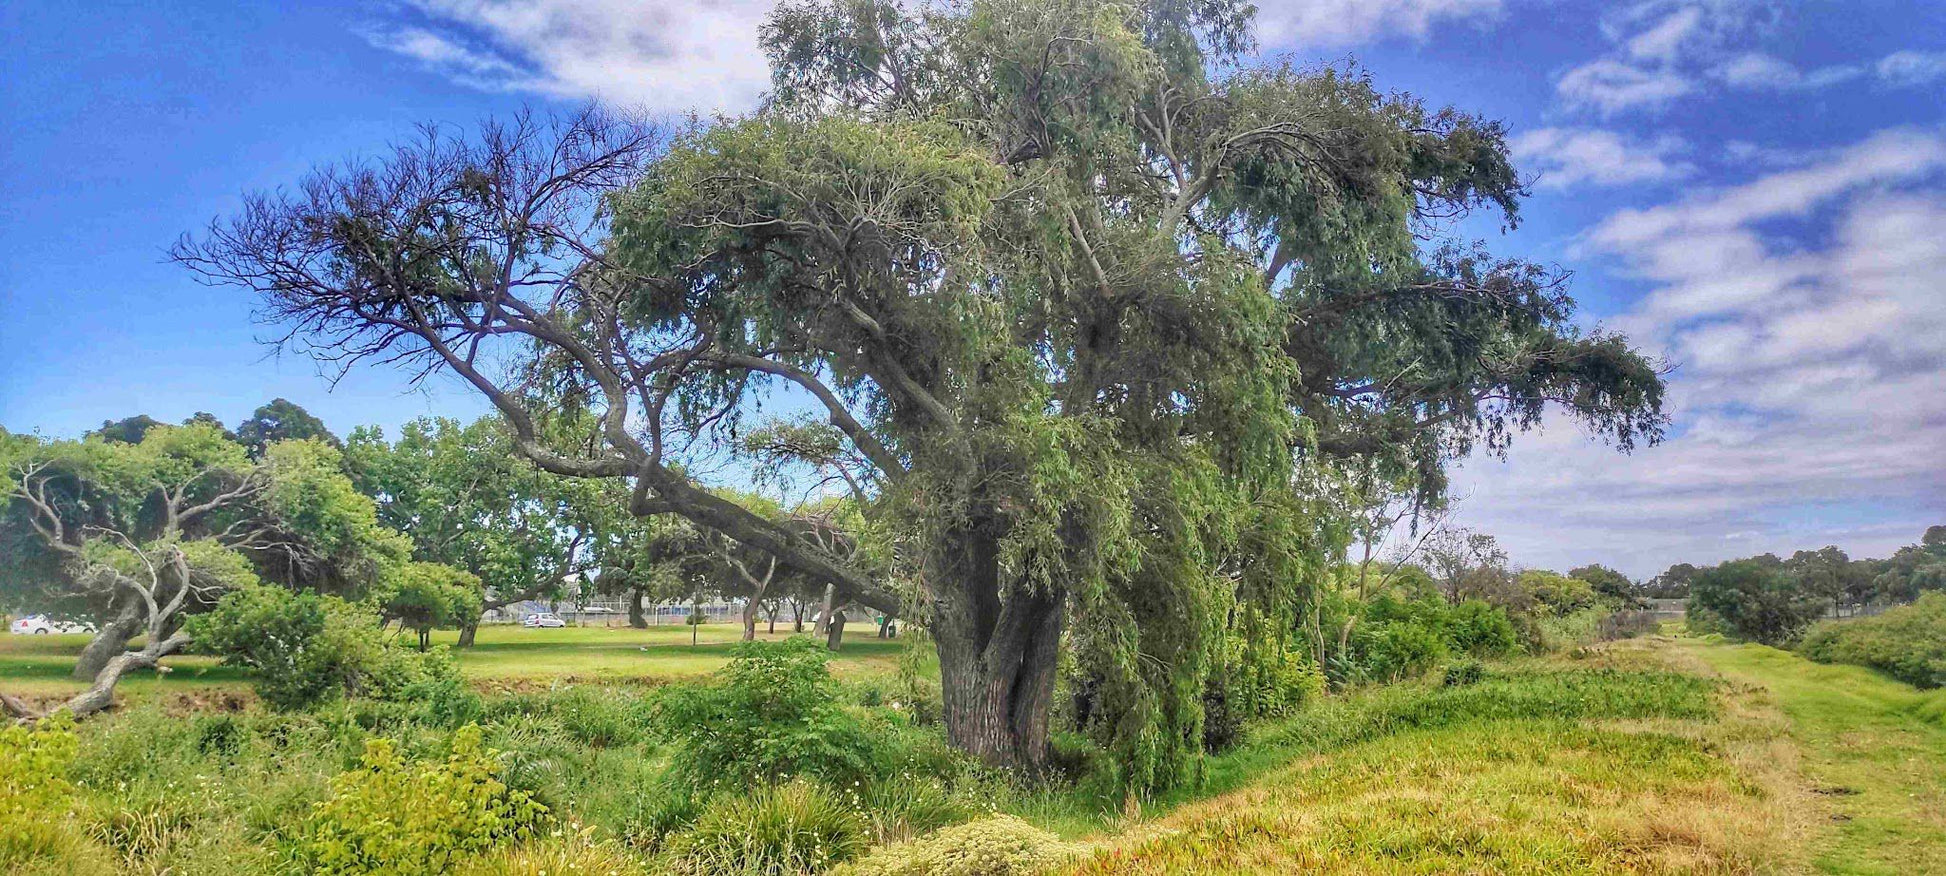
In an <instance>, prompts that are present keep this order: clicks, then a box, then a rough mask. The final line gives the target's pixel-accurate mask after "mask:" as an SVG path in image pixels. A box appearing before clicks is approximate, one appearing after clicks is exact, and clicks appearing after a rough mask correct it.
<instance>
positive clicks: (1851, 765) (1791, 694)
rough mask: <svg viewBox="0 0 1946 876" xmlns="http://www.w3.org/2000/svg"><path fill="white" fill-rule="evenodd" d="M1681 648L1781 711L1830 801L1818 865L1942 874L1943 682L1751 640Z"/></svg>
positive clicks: (1945, 824)
mask: <svg viewBox="0 0 1946 876" xmlns="http://www.w3.org/2000/svg"><path fill="white" fill-rule="evenodd" d="M1682 647H1683V648H1684V650H1686V651H1688V652H1689V653H1690V654H1692V655H1694V656H1695V657H1696V658H1697V659H1698V660H1701V661H1702V662H1704V663H1706V664H1708V665H1709V666H1711V667H1712V668H1714V669H1715V670H1717V671H1718V672H1721V673H1723V675H1724V676H1725V677H1727V678H1729V679H1731V680H1733V681H1739V682H1743V683H1747V684H1752V685H1757V686H1761V687H1762V688H1763V689H1764V690H1765V691H1766V692H1767V693H1768V695H1769V696H1770V698H1771V699H1772V700H1773V701H1774V702H1775V704H1776V707H1777V708H1778V709H1780V710H1781V711H1782V712H1783V714H1784V715H1786V716H1788V718H1789V720H1790V736H1791V738H1792V739H1793V740H1795V741H1796V742H1797V744H1798V746H1799V747H1800V748H1801V749H1802V751H1803V760H1804V769H1803V772H1804V774H1805V775H1806V777H1807V778H1808V779H1809V780H1810V781H1811V782H1813V783H1814V785H1813V787H1814V788H1815V790H1816V792H1817V793H1818V795H1819V796H1820V797H1821V798H1823V802H1824V803H1825V804H1826V806H1827V807H1828V808H1829V809H1830V810H1831V812H1830V818H1831V820H1832V822H1833V824H1834V825H1835V826H1836V832H1835V837H1833V838H1832V840H1831V841H1830V842H1829V843H1827V844H1825V845H1824V847H1822V848H1821V849H1820V850H1819V852H1820V853H1819V854H1818V856H1817V858H1816V861H1815V863H1816V865H1817V868H1818V869H1819V870H1820V871H1823V872H1826V873H1858V874H1888V876H1890V874H1910V873H1946V690H1933V691H1920V690H1917V689H1914V688H1913V687H1912V686H1910V685H1907V684H1903V683H1901V682H1898V681H1894V680H1892V679H1890V678H1887V677H1885V676H1883V675H1880V674H1878V673H1876V672H1873V671H1872V670H1869V669H1863V668H1860V667H1856V666H1829V665H1824V664H1820V663H1812V662H1810V661H1808V660H1805V659H1804V658H1802V657H1799V656H1797V655H1795V654H1792V653H1790V652H1788V651H1780V650H1777V649H1776V648H1766V647H1764V646H1761V645H1721V644H1704V643H1701V642H1696V641H1693V640H1690V641H1687V642H1685V643H1684V644H1683V645H1682Z"/></svg>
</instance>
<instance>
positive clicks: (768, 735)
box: [660, 637, 874, 787]
mask: <svg viewBox="0 0 1946 876" xmlns="http://www.w3.org/2000/svg"><path fill="white" fill-rule="evenodd" d="M734 653H735V656H734V657H732V658H731V660H730V663H729V665H728V666H725V667H724V668H723V669H722V670H720V671H719V672H718V673H717V675H716V678H715V679H714V681H713V683H710V684H704V685H696V686H690V687H683V688H676V689H672V690H670V691H669V692H668V694H667V695H665V696H664V698H663V700H662V703H661V709H660V717H661V718H662V720H663V724H664V728H665V732H667V733H668V734H670V736H671V737H672V738H673V739H674V741H675V742H676V751H675V753H674V757H673V767H674V769H675V771H676V773H677V774H678V775H679V776H681V777H683V778H685V779H687V780H689V781H690V782H692V783H694V784H697V785H706V784H720V785H726V786H729V787H746V786H749V785H752V784H757V783H762V782H769V781H775V780H777V779H779V778H782V777H789V776H814V777H817V778H821V779H824V780H826V781H828V782H830V783H831V784H833V785H834V786H839V787H846V786H850V785H852V784H853V783H857V782H861V781H862V780H864V779H866V778H867V777H869V776H870V775H871V774H872V772H873V770H874V763H873V761H874V758H873V752H872V740H871V738H870V737H869V736H868V735H867V734H866V732H865V730H864V728H863V727H862V726H861V725H860V723H859V721H858V719H857V718H856V717H855V716H853V715H852V714H850V713H849V712H847V711H845V709H844V707H843V706H841V705H840V704H839V698H838V695H837V694H838V691H837V686H836V684H835V683H834V682H833V681H832V680H831V671H830V669H829V668H828V667H827V666H826V665H825V664H826V662H827V661H828V660H829V659H830V652H829V651H826V650H825V649H824V648H823V647H821V646H819V645H817V644H816V643H814V642H812V641H811V640H810V639H807V638H801V637H800V638H792V639H786V640H784V641H782V642H745V643H743V644H741V645H738V646H737V649H736V651H735V652H734Z"/></svg>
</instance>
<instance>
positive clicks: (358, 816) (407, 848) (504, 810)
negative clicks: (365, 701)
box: [304, 726, 546, 876]
mask: <svg viewBox="0 0 1946 876" xmlns="http://www.w3.org/2000/svg"><path fill="white" fill-rule="evenodd" d="M496 768H497V764H496V763H495V761H494V753H493V752H492V751H489V750H487V749H486V748H485V746H484V745H483V744H482V742H481V734H480V729H479V728H478V727H474V726H468V727H463V728H461V729H460V730H459V732H457V733H455V734H454V735H453V740H452V750H451V752H450V753H449V754H448V755H447V756H446V757H445V758H444V759H443V760H436V761H429V762H425V763H420V764H417V765H412V764H407V763H406V762H405V760H404V759H403V758H401V757H400V756H399V753H398V750H397V746H396V745H395V744H394V743H393V742H392V741H391V740H388V739H374V740H372V741H370V742H369V743H368V744H367V745H366V747H365V755H364V758H363V760H362V763H361V764H360V766H359V768H358V769H355V770H351V771H349V772H346V773H344V774H342V775H340V776H339V777H338V778H336V779H333V780H332V782H331V788H332V796H331V798H330V799H329V800H326V801H324V802H322V803H319V804H317V807H316V809H315V810H314V812H313V813H312V817H311V822H310V825H309V827H310V829H309V835H308V836H307V837H306V842H305V844H304V855H305V857H306V859H307V862H308V863H309V864H310V866H311V867H312V868H313V870H314V871H315V872H317V873H324V874H337V873H345V874H351V873H385V874H397V876H418V874H436V873H448V872H451V871H452V869H453V867H454V865H455V863H456V862H458V861H460V860H462V859H464V858H466V857H468V856H471V855H477V854H479V853H481V852H484V851H486V850H488V849H489V848H491V847H492V846H493V845H494V844H496V843H500V842H511V841H516V840H519V839H521V838H524V837H526V836H527V835H529V834H530V833H531V832H532V830H533V829H534V827H535V826H536V824H537V823H538V822H539V820H540V819H541V818H542V817H543V816H544V815H546V807H544V806H541V805H540V804H538V803H536V802H534V801H533V800H531V799H529V798H528V796H527V795H526V794H525V793H523V792H520V791H515V790H510V789H508V788H507V786H506V785H504V784H502V783H501V782H500V780H499V779H498V778H496V777H495V770H496Z"/></svg>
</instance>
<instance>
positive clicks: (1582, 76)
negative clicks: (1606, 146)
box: [1554, 58, 1695, 115]
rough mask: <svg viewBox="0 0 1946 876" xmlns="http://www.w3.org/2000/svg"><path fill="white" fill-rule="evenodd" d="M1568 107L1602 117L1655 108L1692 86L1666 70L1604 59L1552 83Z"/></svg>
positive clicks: (1683, 93) (1691, 88)
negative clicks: (1642, 108)
mask: <svg viewBox="0 0 1946 876" xmlns="http://www.w3.org/2000/svg"><path fill="white" fill-rule="evenodd" d="M1554 88H1555V90H1556V91H1558V92H1560V94H1561V97H1562V98H1563V99H1565V100H1566V101H1567V103H1568V106H1570V107H1574V108H1577V109H1582V108H1587V109H1595V110H1598V111H1600V112H1601V113H1602V114H1603V115H1613V114H1615V113H1617V112H1620V111H1622V110H1626V109H1633V108H1636V107H1648V108H1656V107H1662V106H1666V105H1668V103H1669V102H1670V101H1673V100H1675V99H1676V98H1679V97H1682V96H1683V95H1685V94H1688V93H1690V92H1692V91H1694V90H1695V85H1694V83H1692V82H1690V80H1689V79H1687V78H1685V77H1684V76H1682V75H1680V74H1677V73H1675V72H1672V71H1670V70H1666V69H1658V68H1649V67H1637V66H1635V65H1633V64H1629V63H1626V62H1623V61H1617V60H1614V59H1610V58H1604V59H1602V60H1598V61H1591V62H1589V63H1586V64H1583V65H1581V66H1579V67H1576V68H1574V69H1572V70H1569V71H1568V72H1566V73H1564V74H1562V75H1561V78H1560V79H1558V80H1556V81H1555V83H1554Z"/></svg>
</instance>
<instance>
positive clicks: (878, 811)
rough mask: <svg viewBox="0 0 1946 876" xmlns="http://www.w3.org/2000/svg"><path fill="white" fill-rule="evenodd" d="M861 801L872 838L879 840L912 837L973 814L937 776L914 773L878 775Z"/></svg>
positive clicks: (896, 839)
mask: <svg viewBox="0 0 1946 876" xmlns="http://www.w3.org/2000/svg"><path fill="white" fill-rule="evenodd" d="M859 803H860V806H861V808H862V810H863V815H864V818H865V821H866V827H867V829H868V830H869V831H870V833H871V837H872V841H873V842H878V843H888V842H897V841H899V840H906V839H911V838H912V837H915V836H918V835H920V834H923V833H929V832H931V831H935V830H938V829H940V828H942V827H946V826H947V825H952V824H958V823H960V822H962V821H965V820H967V819H968V818H970V817H972V814H973V813H972V812H971V811H970V810H969V809H968V808H967V807H966V806H965V805H963V804H961V803H960V802H959V801H958V800H955V799H953V796H952V795H951V794H949V793H947V791H946V786H945V785H943V784H941V783H940V782H939V781H938V780H936V779H932V778H927V777H922V776H915V775H903V776H895V777H890V778H884V779H879V780H878V781H876V782H873V783H872V784H871V785H869V786H868V787H866V789H865V792H864V793H863V794H861V795H860V797H859Z"/></svg>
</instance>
